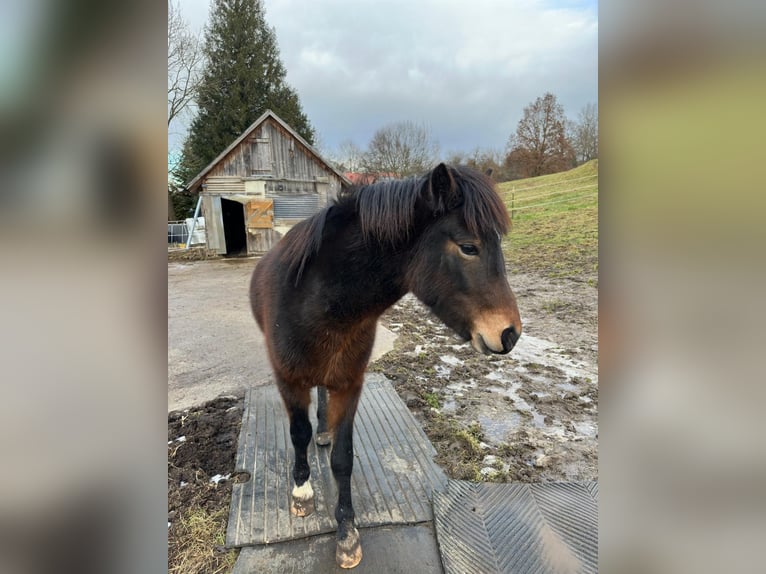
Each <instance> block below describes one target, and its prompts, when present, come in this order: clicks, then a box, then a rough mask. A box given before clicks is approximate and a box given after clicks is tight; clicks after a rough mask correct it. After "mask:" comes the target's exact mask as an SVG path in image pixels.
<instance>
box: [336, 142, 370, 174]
mask: <svg viewBox="0 0 766 574" xmlns="http://www.w3.org/2000/svg"><path fill="white" fill-rule="evenodd" d="M335 156H336V161H337V163H338V165H339V166H341V167H342V168H343V170H344V171H351V172H356V171H359V170H361V169H362V157H363V156H364V151H363V150H362V148H360V147H359V146H358V145H356V143H354V142H353V141H352V140H350V139H347V140H343V141H342V142H340V144H338V149H337V151H336V154H335Z"/></svg>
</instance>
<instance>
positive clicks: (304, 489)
mask: <svg viewBox="0 0 766 574" xmlns="http://www.w3.org/2000/svg"><path fill="white" fill-rule="evenodd" d="M298 395H299V396H290V397H283V398H284V401H285V406H286V408H287V414H288V416H289V417H290V439H291V440H292V443H293V449H294V451H295V466H293V480H294V481H295V485H294V486H293V492H292V500H291V502H290V512H292V513H293V514H294V515H295V516H308V515H309V514H311V513H312V512H314V490H313V489H312V488H311V482H309V476H310V474H311V469H310V468H309V462H308V456H307V449H308V445H309V442H311V433H312V430H311V421H310V420H309V411H308V407H309V403H310V401H311V395H310V394H309V392H308V390H307V391H305V392H303V391H301V392H300V393H299V394H298Z"/></svg>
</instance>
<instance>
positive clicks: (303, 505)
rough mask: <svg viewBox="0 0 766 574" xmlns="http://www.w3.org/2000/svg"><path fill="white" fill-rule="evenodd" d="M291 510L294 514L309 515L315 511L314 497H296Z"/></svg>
mask: <svg viewBox="0 0 766 574" xmlns="http://www.w3.org/2000/svg"><path fill="white" fill-rule="evenodd" d="M290 512H291V513H292V515H293V516H308V515H309V514H311V513H312V512H314V499H313V498H307V499H305V500H301V499H300V498H294V497H293V501H292V503H291V504H290Z"/></svg>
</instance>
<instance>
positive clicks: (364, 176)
mask: <svg viewBox="0 0 766 574" xmlns="http://www.w3.org/2000/svg"><path fill="white" fill-rule="evenodd" d="M343 175H344V176H345V178H346V179H347V180H348V181H350V182H351V183H353V184H354V185H369V184H371V183H375V182H376V181H382V180H386V179H396V175H394V174H393V173H357V172H354V171H347V172H345V173H344V174H343Z"/></svg>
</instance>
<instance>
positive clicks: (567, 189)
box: [497, 159, 598, 277]
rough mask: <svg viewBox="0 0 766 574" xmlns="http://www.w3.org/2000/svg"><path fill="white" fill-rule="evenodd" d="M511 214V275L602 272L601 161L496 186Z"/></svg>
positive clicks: (507, 254)
mask: <svg viewBox="0 0 766 574" xmlns="http://www.w3.org/2000/svg"><path fill="white" fill-rule="evenodd" d="M497 188H498V192H499V193H500V196H501V197H502V198H503V200H504V201H505V204H506V206H507V208H508V213H509V214H511V217H512V223H511V231H510V233H509V234H508V235H507V236H506V238H505V240H504V241H503V251H504V253H505V257H506V260H507V261H508V263H509V266H510V267H511V269H512V270H517V269H518V270H532V271H536V272H541V273H544V274H546V275H549V276H552V277H569V276H582V275H591V274H594V273H596V272H597V271H598V160H597V159H596V160H592V161H589V162H587V163H584V164H583V165H581V166H579V167H576V168H574V169H571V170H569V171H565V172H561V173H554V174H551V175H544V176H540V177H533V178H529V179H521V180H515V181H508V182H505V183H501V184H498V186H497Z"/></svg>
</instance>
